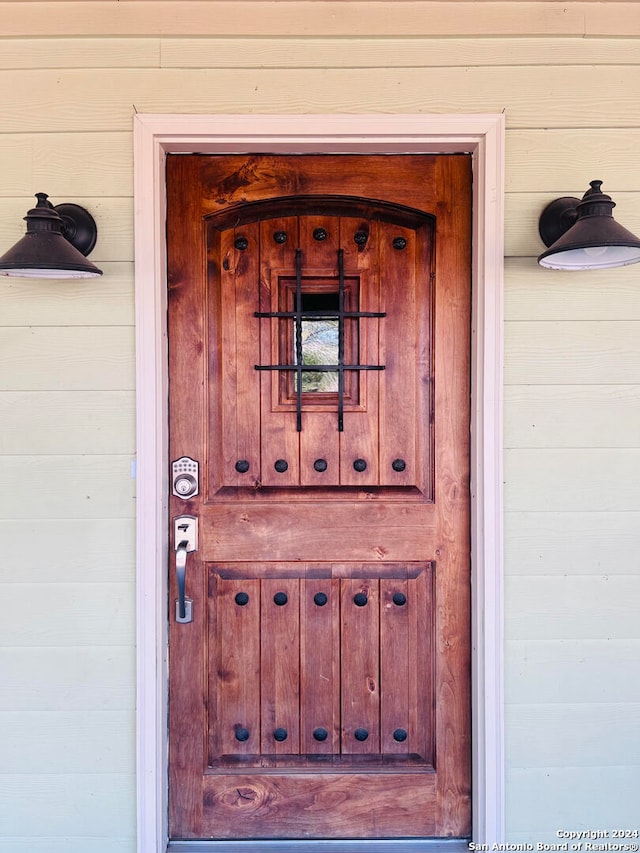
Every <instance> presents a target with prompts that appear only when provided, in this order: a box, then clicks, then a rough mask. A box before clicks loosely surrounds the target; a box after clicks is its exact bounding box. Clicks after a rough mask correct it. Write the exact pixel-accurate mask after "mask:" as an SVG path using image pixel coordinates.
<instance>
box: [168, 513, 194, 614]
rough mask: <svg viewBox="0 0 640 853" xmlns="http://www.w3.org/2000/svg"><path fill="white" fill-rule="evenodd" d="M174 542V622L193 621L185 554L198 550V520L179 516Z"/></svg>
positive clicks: (174, 523) (187, 516) (176, 522)
mask: <svg viewBox="0 0 640 853" xmlns="http://www.w3.org/2000/svg"><path fill="white" fill-rule="evenodd" d="M173 525H174V542H175V549H176V581H177V584H178V599H177V601H176V622H180V623H185V622H192V621H193V601H192V599H190V598H187V595H186V581H187V554H188V553H190V552H191V551H197V550H198V519H197V518H194V517H193V516H192V515H181V516H178V518H175V519H174V522H173Z"/></svg>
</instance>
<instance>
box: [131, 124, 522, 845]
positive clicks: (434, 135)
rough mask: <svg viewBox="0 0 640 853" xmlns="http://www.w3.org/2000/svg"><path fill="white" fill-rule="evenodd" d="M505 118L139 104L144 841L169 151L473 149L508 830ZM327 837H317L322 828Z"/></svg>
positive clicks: (152, 796) (157, 634) (481, 735)
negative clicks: (201, 111) (207, 111)
mask: <svg viewBox="0 0 640 853" xmlns="http://www.w3.org/2000/svg"><path fill="white" fill-rule="evenodd" d="M504 128H505V117H504V114H471V115H469V114H467V115H465V114H459V115H457V114H456V115H169V114H167V115H155V114H144V113H142V114H141V113H138V114H136V115H135V116H134V127H133V131H134V207H135V320H136V415H137V427H136V433H137V435H136V437H137V522H136V524H137V546H136V551H137V553H136V617H137V618H136V640H137V736H136V765H137V780H136V785H137V851H138V853H165V851H166V849H167V784H168V783H167V767H168V761H167V683H168V678H167V676H168V671H167V617H166V614H167V554H168V541H167V511H168V510H167V503H168V472H167V468H168V466H167V458H168V456H167V454H168V450H167V447H168V411H167V389H168V371H167V329H166V280H167V271H166V242H165V236H166V235H165V209H166V182H165V169H164V164H165V157H166V155H167V154H169V153H200V154H202V153H218V154H222V153H225V154H227V153H228V154H231V153H252V152H261V153H262V152H269V153H283V154H284V153H312V152H313V153H318V152H320V153H327V154H333V153H360V154H366V153H371V154H373V153H408V154H416V153H429V154H431V153H440V154H453V153H471V154H472V155H473V170H474V177H473V191H474V197H473V237H472V256H473V257H472V282H473V284H472V286H473V297H472V343H471V346H472V375H471V386H472V401H471V448H472V450H471V498H472V500H471V567H472V568H471V572H472V626H471V631H472V637H471V652H472V685H471V690H472V693H471V695H472V753H473V755H472V762H473V827H474V829H473V840H474V841H475V842H476V843H490V844H491V843H494V842H501V841H503V840H504V692H503V666H504V652H503V531H502V528H503V502H502V446H503V445H502V374H503V304H502V303H503V276H504V273H503V265H504V247H503V245H504V244H503V223H504V153H505V140H504ZM315 843H316V847H317V843H318V842H315ZM254 844H255V842H254ZM256 847H257V845H256ZM398 849H400V848H398Z"/></svg>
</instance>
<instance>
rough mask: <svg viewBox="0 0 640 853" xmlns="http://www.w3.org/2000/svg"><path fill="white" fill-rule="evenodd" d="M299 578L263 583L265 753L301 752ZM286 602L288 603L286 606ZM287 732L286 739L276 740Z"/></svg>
mask: <svg viewBox="0 0 640 853" xmlns="http://www.w3.org/2000/svg"><path fill="white" fill-rule="evenodd" d="M299 595H300V593H299V580H298V578H286V579H285V578H278V579H263V580H262V581H261V604H260V609H261V619H260V638H261V639H260V655H261V664H260V708H261V713H260V718H261V730H262V733H261V738H260V740H261V752H262V753H263V754H265V755H295V754H297V753H299V752H300V708H299V690H300V598H299ZM283 601H284V603H282V602H283ZM277 729H280V730H282V731H283V732H286V736H285V738H284V740H278V739H277V738H276V737H275V732H276V730H277Z"/></svg>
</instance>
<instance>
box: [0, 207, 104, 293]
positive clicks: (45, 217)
mask: <svg viewBox="0 0 640 853" xmlns="http://www.w3.org/2000/svg"><path fill="white" fill-rule="evenodd" d="M36 198H37V199H38V204H37V205H36V206H35V207H34V208H32V209H31V210H30V211H29V212H28V213H27V215H26V216H25V217H24V218H25V220H26V222H27V233H26V234H25V235H24V237H23V238H22V239H21V240H18V242H17V243H16V244H15V246H13V247H12V248H11V249H9V251H8V252H6V253H5V254H4V255H3V256H2V257H1V258H0V275H11V276H19V277H29V278H96V277H97V276H100V275H102V270H100V269H98V267H96V266H94V264H92V263H91V261H88V260H87V259H86V255H88V254H89V252H90V251H91V250H92V249H93V247H94V246H95V244H96V237H97V235H98V229H97V227H96V223H95V220H94V218H93V216H91V214H90V213H89V212H88V211H87V210H85V209H84V207H80V205H78V204H71V203H66V204H59V205H57V207H54V206H53V205H52V204H51V202H50V201H48V199H47V195H46V193H36Z"/></svg>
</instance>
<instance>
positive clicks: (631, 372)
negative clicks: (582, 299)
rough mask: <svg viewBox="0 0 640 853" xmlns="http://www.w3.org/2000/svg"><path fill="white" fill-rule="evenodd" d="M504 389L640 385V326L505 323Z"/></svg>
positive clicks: (626, 323)
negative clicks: (514, 387) (534, 386)
mask: <svg viewBox="0 0 640 853" xmlns="http://www.w3.org/2000/svg"><path fill="white" fill-rule="evenodd" d="M505 353H506V362H505V383H506V385H526V384H531V385H592V384H593V385H602V384H612V385H627V384H631V383H633V384H636V383H638V382H640V322H638V321H624V320H620V321H602V322H597V321H584V322H575V323H571V322H537V323H535V322H524V321H523V322H519V323H506V324H505Z"/></svg>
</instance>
